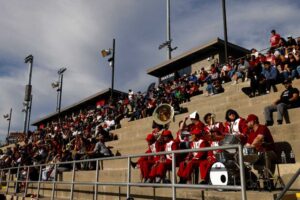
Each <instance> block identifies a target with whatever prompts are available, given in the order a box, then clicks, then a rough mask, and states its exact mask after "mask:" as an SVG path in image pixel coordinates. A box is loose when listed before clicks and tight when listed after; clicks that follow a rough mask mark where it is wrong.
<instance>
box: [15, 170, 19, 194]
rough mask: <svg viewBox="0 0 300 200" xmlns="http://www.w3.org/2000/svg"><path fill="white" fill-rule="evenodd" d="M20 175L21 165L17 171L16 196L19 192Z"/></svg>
mask: <svg viewBox="0 0 300 200" xmlns="http://www.w3.org/2000/svg"><path fill="white" fill-rule="evenodd" d="M19 173H20V165H18V169H17V177H16V185H15V193H16V194H17V192H18V187H19Z"/></svg>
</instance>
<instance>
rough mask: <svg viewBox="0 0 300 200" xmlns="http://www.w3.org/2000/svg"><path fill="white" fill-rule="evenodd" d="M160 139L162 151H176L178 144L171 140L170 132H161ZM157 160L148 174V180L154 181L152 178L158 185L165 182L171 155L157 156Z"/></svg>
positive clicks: (169, 167)
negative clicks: (161, 139)
mask: <svg viewBox="0 0 300 200" xmlns="http://www.w3.org/2000/svg"><path fill="white" fill-rule="evenodd" d="M161 137H163V139H164V141H165V144H164V151H166V152H168V151H174V150H178V142H177V141H176V140H173V136H172V133H171V131H169V130H164V131H163V132H162V135H161ZM158 157H159V160H158V159H157V160H156V164H155V165H153V167H152V169H151V172H150V175H149V177H150V179H151V180H153V181H154V178H156V180H155V182H156V183H160V182H161V180H165V177H166V172H167V170H171V169H172V159H173V158H172V155H171V154H166V155H161V156H158Z"/></svg>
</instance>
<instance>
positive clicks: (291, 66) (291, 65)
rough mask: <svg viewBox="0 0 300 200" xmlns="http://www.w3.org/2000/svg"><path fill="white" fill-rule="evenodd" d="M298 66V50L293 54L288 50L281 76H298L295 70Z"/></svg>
mask: <svg viewBox="0 0 300 200" xmlns="http://www.w3.org/2000/svg"><path fill="white" fill-rule="evenodd" d="M299 68H300V58H299V52H297V54H295V55H294V54H293V53H292V52H290V53H289V54H288V58H287V59H286V61H285V65H284V72H283V77H284V79H288V78H291V79H294V78H296V77H298V76H299V74H298V72H297V70H298V69H299Z"/></svg>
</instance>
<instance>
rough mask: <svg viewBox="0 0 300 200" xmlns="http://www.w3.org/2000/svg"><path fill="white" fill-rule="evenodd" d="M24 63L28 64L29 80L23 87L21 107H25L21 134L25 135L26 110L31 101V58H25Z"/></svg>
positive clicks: (30, 56)
mask: <svg viewBox="0 0 300 200" xmlns="http://www.w3.org/2000/svg"><path fill="white" fill-rule="evenodd" d="M25 63H29V70H28V71H29V79H28V84H27V85H26V87H25V97H24V103H23V105H24V106H25V110H24V112H25V114H24V115H25V117H24V129H23V132H24V134H26V135H27V119H28V117H29V116H28V114H29V113H28V110H29V104H30V99H31V91H32V85H31V77H32V65H33V56H32V55H29V56H27V57H26V58H25Z"/></svg>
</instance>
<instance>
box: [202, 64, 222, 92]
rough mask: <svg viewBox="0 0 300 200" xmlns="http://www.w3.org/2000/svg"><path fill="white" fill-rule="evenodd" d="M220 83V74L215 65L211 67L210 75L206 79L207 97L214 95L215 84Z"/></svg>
mask: <svg viewBox="0 0 300 200" xmlns="http://www.w3.org/2000/svg"><path fill="white" fill-rule="evenodd" d="M216 81H219V73H218V71H217V69H216V67H215V65H214V64H212V65H211V68H210V73H209V74H208V76H207V77H206V79H205V82H206V83H207V86H206V91H207V94H206V96H210V95H214V82H216Z"/></svg>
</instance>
